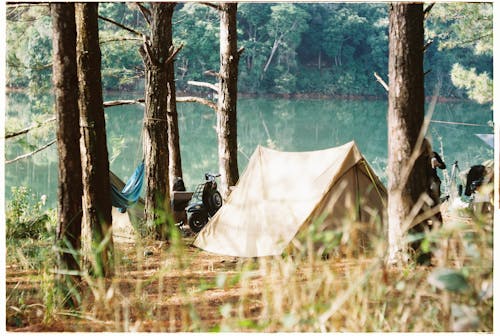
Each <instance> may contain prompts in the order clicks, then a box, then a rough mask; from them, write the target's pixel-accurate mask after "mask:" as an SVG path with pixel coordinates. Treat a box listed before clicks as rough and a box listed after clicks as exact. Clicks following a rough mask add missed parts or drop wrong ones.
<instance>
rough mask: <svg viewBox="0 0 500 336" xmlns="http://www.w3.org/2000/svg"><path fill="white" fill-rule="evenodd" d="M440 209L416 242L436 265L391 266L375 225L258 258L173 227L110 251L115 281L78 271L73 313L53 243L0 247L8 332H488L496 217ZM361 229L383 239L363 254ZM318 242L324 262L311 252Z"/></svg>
mask: <svg viewBox="0 0 500 336" xmlns="http://www.w3.org/2000/svg"><path fill="white" fill-rule="evenodd" d="M443 211H444V214H445V223H444V225H443V226H441V227H434V228H433V229H432V230H431V231H430V232H427V233H426V236H425V239H424V240H423V243H422V244H423V246H426V248H428V249H431V250H432V251H433V255H434V260H433V264H434V265H435V266H433V267H426V266H419V265H417V264H415V263H412V262H410V263H407V264H396V265H392V266H387V264H386V263H385V257H386V251H387V242H386V239H385V236H386V235H385V233H384V230H385V228H383V227H382V226H381V224H380V222H377V221H375V219H374V220H373V221H374V222H373V223H359V222H353V221H352V220H346V221H344V223H345V224H344V225H342V227H340V228H337V229H336V230H334V231H331V232H324V231H323V232H322V233H320V232H319V231H318V232H309V234H306V235H305V236H298V237H297V239H296V240H295V241H294V242H293V246H294V248H293V249H291V250H290V251H288V252H287V253H285V254H284V255H282V256H275V257H265V258H249V259H243V258H231V257H224V256H216V255H211V254H209V253H206V252H204V251H201V250H198V249H196V248H194V247H192V246H190V243H191V242H192V238H189V237H187V238H183V237H181V235H180V234H179V231H176V230H177V229H175V228H174V229H173V231H172V232H171V240H170V242H169V243H166V242H160V241H157V240H154V239H152V238H149V237H144V236H141V235H139V234H138V235H137V236H136V237H132V238H133V240H132V241H131V242H120V241H119V240H116V241H115V244H116V248H115V252H116V256H115V260H116V262H115V264H116V266H115V267H116V270H115V275H114V276H113V277H112V278H110V279H99V278H95V277H93V276H90V275H89V273H88V272H87V271H82V273H81V274H80V275H81V279H82V281H81V283H80V284H78V291H79V293H80V302H79V303H80V305H79V308H77V309H73V310H69V309H67V308H64V305H63V304H62V302H63V300H64V297H60V295H61V294H60V293H59V292H58V291H57V290H56V289H55V288H54V276H55V275H54V260H55V259H54V251H53V250H52V243H51V241H50V239H49V238H47V239H45V240H44V239H38V240H27V238H22V239H20V238H9V237H7V265H8V266H7V267H8V268H7V300H6V308H7V321H6V322H7V329H8V330H31V331H38V330H45V331H58V330H65V331H157V332H173V331H265V332H275V331H287V332H307V331H310V332H335V331H337V332H343V331H349V332H357V331H382V332H389V331H400V332H406V331H408V332H413V331H420V332H428V331H489V332H491V331H492V328H493V297H492V292H491V288H492V284H493V282H492V281H493V278H492V275H493V219H492V216H491V214H482V213H480V212H474V211H471V210H469V209H465V210H451V209H446V207H443ZM365 227H376V228H378V229H377V230H375V231H372V233H370V235H368V241H369V244H368V245H367V246H368V248H366V249H364V250H362V251H361V250H360V249H359V241H357V240H356V239H354V237H359V233H360V232H361V231H363V230H364V228H365ZM311 230H313V229H311ZM51 234H52V233H50V232H49V231H47V234H46V236H45V237H50V236H51ZM311 237H313V238H311ZM325 242H328V243H329V244H330V249H329V251H328V253H327V254H325V253H318V250H317V248H316V246H317V245H318V244H317V243H321V244H324V243H325ZM35 247H36V248H35ZM80 257H81V258H82V259H83V257H84V256H83V255H80ZM85 257H87V258H92V256H85ZM19 328H21V329H19ZM22 328H24V329H22Z"/></svg>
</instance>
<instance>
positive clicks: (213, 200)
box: [208, 190, 222, 216]
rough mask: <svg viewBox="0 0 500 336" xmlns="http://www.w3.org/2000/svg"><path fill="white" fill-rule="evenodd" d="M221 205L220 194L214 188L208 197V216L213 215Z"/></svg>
mask: <svg viewBox="0 0 500 336" xmlns="http://www.w3.org/2000/svg"><path fill="white" fill-rule="evenodd" d="M221 206H222V196H221V194H220V193H219V192H218V191H217V190H215V191H214V192H213V193H212V194H211V195H210V197H209V198H208V212H209V213H210V216H213V215H215V213H216V212H217V210H219V209H220V207H221Z"/></svg>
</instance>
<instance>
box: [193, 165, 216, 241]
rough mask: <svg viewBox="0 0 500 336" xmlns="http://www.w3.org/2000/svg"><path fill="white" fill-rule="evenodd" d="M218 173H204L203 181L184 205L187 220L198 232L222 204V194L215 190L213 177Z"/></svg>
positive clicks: (194, 230)
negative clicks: (186, 204) (185, 205)
mask: <svg viewBox="0 0 500 336" xmlns="http://www.w3.org/2000/svg"><path fill="white" fill-rule="evenodd" d="M219 176H220V174H212V173H205V181H204V182H203V183H200V184H199V185H198V186H197V187H196V189H195V191H194V193H193V196H192V197H191V200H190V201H189V204H188V206H187V207H186V213H187V220H188V224H189V227H190V228H191V230H192V231H193V232H200V231H201V229H203V227H204V226H205V225H206V224H207V223H208V220H209V219H210V218H211V217H213V216H214V215H215V213H216V212H217V210H219V208H220V207H221V206H222V196H221V194H220V193H219V191H218V190H217V182H215V178H216V177H219Z"/></svg>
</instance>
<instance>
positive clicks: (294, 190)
mask: <svg viewBox="0 0 500 336" xmlns="http://www.w3.org/2000/svg"><path fill="white" fill-rule="evenodd" d="M386 198H387V193H386V190H385V188H384V186H383V185H382V183H381V182H380V181H379V179H378V178H377V177H376V175H375V174H374V172H373V170H372V169H371V168H370V167H369V166H368V164H367V162H366V160H365V159H364V158H363V156H362V155H361V153H360V151H359V150H358V148H357V146H356V144H355V143H354V141H352V142H349V143H347V144H345V145H342V146H339V147H334V148H330V149H325V150H319V151H311V152H280V151H276V150H272V149H268V148H264V147H261V146H258V147H257V149H256V150H255V152H254V153H253V155H252V157H251V158H250V160H249V163H248V166H247V168H246V170H245V172H244V173H243V175H242V176H241V177H240V180H239V182H238V184H237V185H236V186H235V188H234V190H233V191H232V192H231V195H230V196H229V198H228V200H227V201H226V203H225V204H224V205H223V206H222V207H221V208H220V209H219V211H218V212H217V213H216V215H215V216H214V217H213V218H212V219H211V220H210V221H209V223H208V224H207V225H206V226H205V227H204V228H203V230H201V231H200V233H199V234H198V236H197V238H196V240H195V242H194V245H195V246H197V247H199V248H201V249H204V250H206V251H209V252H213V253H217V254H222V255H229V256H238V257H259V256H268V255H280V254H281V253H282V252H283V251H284V249H285V248H286V247H287V246H288V245H289V243H290V241H291V240H292V239H293V238H294V237H295V235H296V234H297V233H298V232H299V231H300V230H301V229H304V228H306V227H307V226H308V225H310V224H311V223H313V222H314V220H315V219H317V218H319V217H320V216H321V218H323V220H324V228H325V229H331V228H334V227H335V226H338V225H340V221H341V220H342V219H343V218H345V216H346V215H348V213H349V212H351V213H352V211H354V212H355V213H356V217H357V220H358V221H360V222H364V221H366V222H368V220H369V218H370V217H371V216H373V215H374V214H375V215H379V216H380V217H381V218H383V216H384V213H385V204H386ZM359 204H362V206H357V205H359ZM325 216H326V217H325Z"/></svg>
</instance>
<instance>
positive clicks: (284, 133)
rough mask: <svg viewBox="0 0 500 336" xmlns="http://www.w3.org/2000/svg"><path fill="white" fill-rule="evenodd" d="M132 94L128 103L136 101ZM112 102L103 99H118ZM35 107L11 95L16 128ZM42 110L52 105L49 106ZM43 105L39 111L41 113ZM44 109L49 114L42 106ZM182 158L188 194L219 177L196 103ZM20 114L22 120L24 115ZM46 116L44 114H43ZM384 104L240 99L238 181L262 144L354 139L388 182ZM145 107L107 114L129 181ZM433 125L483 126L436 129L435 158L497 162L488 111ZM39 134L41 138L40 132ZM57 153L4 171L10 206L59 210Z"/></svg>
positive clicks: (438, 116) (287, 147)
mask: <svg viewBox="0 0 500 336" xmlns="http://www.w3.org/2000/svg"><path fill="white" fill-rule="evenodd" d="M139 96H140V93H137V94H135V95H133V94H127V96H126V97H123V98H126V99H131V98H138V97H139ZM117 98H119V97H117V96H108V97H106V100H109V99H117ZM30 104H33V101H32V100H31V101H30V99H27V98H26V97H25V96H24V95H22V94H15V95H10V97H9V99H8V107H7V117H8V118H9V119H11V118H14V119H16V120H21V119H22V118H24V119H22V120H23V121H22V122H19V125H20V126H19V128H22V127H25V126H29V125H30V124H31V123H32V121H33V119H31V118H33V116H35V117H36V115H37V112H36V110H35V111H34V113H32V114H31V115H30V114H28V113H25V112H23V111H33V108H32V107H30V106H31V105H30ZM45 104H48V105H49V106H51V102H50V99H49V100H47V99H46V100H45ZM42 105H43V104H38V105H37V106H38V108H41V109H42V110H41V111H43V108H44V107H43V106H42ZM45 108H47V107H45ZM178 110H179V131H180V139H181V145H180V147H181V155H182V164H183V172H184V179H185V183H186V186H187V187H188V188H190V189H192V188H194V186H195V185H196V184H197V183H199V182H200V181H201V180H202V179H203V174H204V173H205V172H207V171H213V172H215V171H217V137H216V133H215V125H216V116H215V113H214V111H212V110H211V109H210V108H208V107H206V106H200V105H197V104H194V103H182V104H178ZM21 112H22V113H21ZM38 113H40V114H41V113H42V112H38ZM386 114H387V103H386V102H385V101H341V100H324V99H308V100H285V99H264V98H259V99H248V98H245V99H240V100H239V101H238V146H239V156H238V163H239V168H240V174H241V173H242V172H243V170H244V169H245V167H246V165H247V163H248V158H249V157H250V155H251V154H252V153H253V151H254V149H255V147H256V146H257V145H259V144H260V145H263V146H267V147H273V148H276V149H279V150H284V151H310V150H317V149H324V148H328V147H332V146H338V145H341V144H344V143H346V142H348V141H351V140H355V141H356V142H357V144H358V146H359V148H360V150H361V152H362V153H363V154H364V155H365V157H366V159H367V160H368V161H369V163H370V165H371V166H372V167H373V168H374V170H375V172H376V173H377V174H378V175H379V176H380V177H381V178H382V180H383V181H384V182H385V181H386V173H385V169H386V165H387V119H386ZM142 117H143V107H142V106H141V105H128V106H118V107H112V108H108V109H106V129H107V136H108V150H109V153H110V161H111V163H110V164H111V169H112V170H113V171H114V172H115V173H116V174H117V175H118V176H120V177H121V178H122V179H127V178H128V177H129V176H130V175H131V174H132V173H133V171H134V169H135V167H136V166H137V165H138V164H139V162H140V160H141V158H142V137H141V131H142ZM433 119H435V120H441V121H451V122H460V123H470V124H479V125H482V126H465V125H456V124H443V123H431V125H430V129H429V132H428V136H429V137H430V138H431V140H432V143H433V146H434V148H435V150H436V151H438V152H439V153H440V154H442V156H443V158H444V160H445V161H446V162H447V163H449V167H451V163H453V162H454V161H455V160H458V162H459V165H460V167H461V168H462V169H464V168H466V167H468V166H470V165H473V164H478V163H481V162H482V161H484V160H486V159H492V158H493V150H492V149H491V148H489V147H488V146H487V145H486V144H485V143H483V142H482V141H481V140H480V139H478V138H477V137H476V136H474V134H475V133H491V132H492V128H491V127H488V126H485V125H487V123H488V121H489V120H491V119H492V112H491V110H490V109H489V107H486V106H481V105H477V104H474V103H439V104H437V106H436V110H435V112H434V115H433ZM40 132H42V131H40ZM44 132H46V133H45V134H41V133H40V134H36V132H35V133H33V134H29V135H28V136H27V137H31V138H29V141H30V142H35V143H37V144H38V145H39V146H41V145H43V144H45V143H47V142H49V141H50V140H51V139H53V138H54V137H55V133H54V126H51V127H49V130H46V131H44ZM5 152H6V158H7V159H12V158H13V157H15V156H17V155H19V154H22V153H25V152H27V150H26V147H25V146H23V145H20V144H18V143H17V142H14V141H7V142H6V151H5ZM56 155H57V151H56V147H55V146H52V147H51V148H50V149H48V150H45V151H43V152H41V153H38V154H36V155H35V156H33V157H32V158H29V159H26V160H22V161H19V162H17V163H14V164H12V165H7V166H6V169H5V178H6V181H5V186H6V199H7V200H8V199H9V197H10V187H11V186H18V185H24V186H29V187H30V188H32V189H33V191H34V192H35V193H36V194H37V195H39V196H41V195H42V194H46V195H47V196H48V204H49V206H55V205H56V196H57V156H56Z"/></svg>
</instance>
